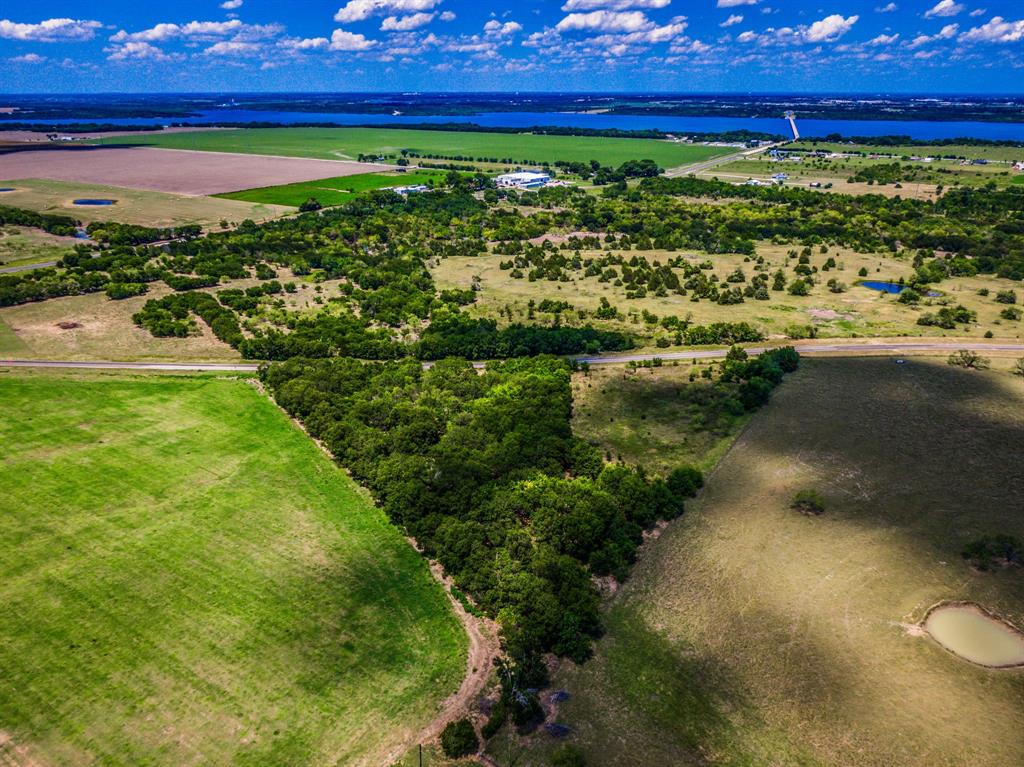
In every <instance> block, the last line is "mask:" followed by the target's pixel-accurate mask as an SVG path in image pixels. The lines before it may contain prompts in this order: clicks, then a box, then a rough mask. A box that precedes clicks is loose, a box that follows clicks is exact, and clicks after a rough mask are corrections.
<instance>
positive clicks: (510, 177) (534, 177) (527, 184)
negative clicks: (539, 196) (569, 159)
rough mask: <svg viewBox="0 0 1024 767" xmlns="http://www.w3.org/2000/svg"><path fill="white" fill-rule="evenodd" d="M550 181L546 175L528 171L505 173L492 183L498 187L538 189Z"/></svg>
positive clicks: (549, 177)
mask: <svg viewBox="0 0 1024 767" xmlns="http://www.w3.org/2000/svg"><path fill="white" fill-rule="evenodd" d="M550 181H551V176H550V175H548V174H547V173H537V172H534V171H529V170H521V171H517V172H515V173H505V174H503V175H501V176H498V177H497V178H496V179H494V183H496V184H497V185H498V186H501V187H512V188H515V189H539V188H540V187H542V186H545V185H546V184H548V183H550Z"/></svg>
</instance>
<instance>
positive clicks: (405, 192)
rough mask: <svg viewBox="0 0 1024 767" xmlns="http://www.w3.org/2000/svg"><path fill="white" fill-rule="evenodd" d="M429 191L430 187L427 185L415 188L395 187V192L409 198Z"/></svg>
mask: <svg viewBox="0 0 1024 767" xmlns="http://www.w3.org/2000/svg"><path fill="white" fill-rule="evenodd" d="M429 191H430V187H429V186H427V185H426V184H415V185H413V186H396V187H395V192H397V193H398V194H400V195H402V196H403V197H407V196H409V195H410V194H419V193H420V192H429Z"/></svg>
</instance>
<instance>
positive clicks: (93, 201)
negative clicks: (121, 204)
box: [73, 198, 117, 205]
mask: <svg viewBox="0 0 1024 767" xmlns="http://www.w3.org/2000/svg"><path fill="white" fill-rule="evenodd" d="M73 202H74V203H75V205H113V204H114V203H115V202H117V200H98V199H92V198H83V199H81V200H73Z"/></svg>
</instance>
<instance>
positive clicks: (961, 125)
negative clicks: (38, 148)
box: [0, 108, 1024, 141]
mask: <svg viewBox="0 0 1024 767" xmlns="http://www.w3.org/2000/svg"><path fill="white" fill-rule="evenodd" d="M24 122H38V123H44V124H48V125H49V124H57V125H60V124H67V123H74V122H91V121H90V120H79V119H65V120H25V121H24ZM101 122H112V123H117V124H118V125H166V124H169V123H172V122H173V123H186V124H189V125H209V124H211V123H217V122H272V123H281V124H284V125H292V124H295V123H322V122H330V123H338V124H339V125H413V124H417V123H475V124H477V125H482V126H484V127H506V128H529V127H532V126H535V125H551V126H558V127H572V128H599V129H604V128H618V129H620V130H650V129H654V130H662V131H667V132H672V133H687V132H700V133H721V132H723V131H734V130H750V131H758V132H763V133H777V134H780V135H785V136H788V135H789V123H787V122H786V121H785V120H784V119H782V117H781V116H780V117H772V116H769V117H660V116H657V115H610V114H583V113H579V112H483V113H480V114H475V115H436V116H431V115H385V114H350V113H342V112H287V111H266V112H264V111H257V110H252V109H231V108H220V109H209V110H203V111H201V112H199V113H198V116H196V117H183V118H174V119H168V118H166V117H127V118H119V119H110V120H104V121H101ZM797 126H798V127H799V129H800V133H801V135H804V136H827V135H829V134H831V133H840V134H842V135H844V136H888V135H905V136H910V137H911V138H916V139H937V138H958V137H961V136H970V137H972V138H980V139H993V140H1003V141H1024V123H987V122H925V121H920V120H885V121H881V120H797ZM2 127H3V121H2V120H0V128H2Z"/></svg>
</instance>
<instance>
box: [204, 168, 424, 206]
mask: <svg viewBox="0 0 1024 767" xmlns="http://www.w3.org/2000/svg"><path fill="white" fill-rule="evenodd" d="M443 179H444V173H442V172H439V171H410V172H408V173H361V174H358V175H355V176H339V177H337V178H322V179H319V180H317V181H301V182H298V183H295V184H282V185H280V186H266V187H261V188H259V189H245V190H243V191H240V192H228V193H226V194H218V195H214V196H215V197H222V198H225V199H229V200H242V201H243V202H254V203H261V204H264V205H290V206H292V207H296V208H297V207H299V206H300V205H302V203H304V202H305V201H306V200H308V199H309V198H311V197H312V198H315V199H316V200H318V201H319V202H320V204H321V205H323V206H325V207H326V206H329V205H341V204H342V203H344V202H348V201H349V200H351V199H352V198H353V197H355V196H356V195H357V194H358V193H359V192H368V191H370V190H371V189H383V188H385V187H392V186H412V185H415V184H429V183H431V182H434V183H437V182H438V181H443Z"/></svg>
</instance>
